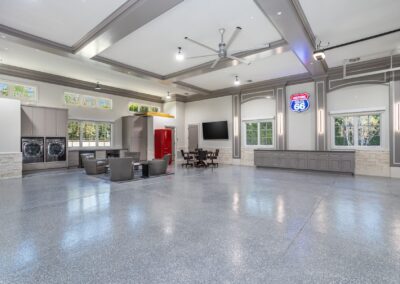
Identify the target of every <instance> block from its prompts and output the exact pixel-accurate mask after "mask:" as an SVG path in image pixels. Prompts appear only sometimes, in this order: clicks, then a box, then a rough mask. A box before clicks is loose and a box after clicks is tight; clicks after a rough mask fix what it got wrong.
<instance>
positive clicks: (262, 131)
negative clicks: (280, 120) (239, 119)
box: [245, 120, 274, 146]
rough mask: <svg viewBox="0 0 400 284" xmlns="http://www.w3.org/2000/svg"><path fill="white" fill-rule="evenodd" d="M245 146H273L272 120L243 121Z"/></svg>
mask: <svg viewBox="0 0 400 284" xmlns="http://www.w3.org/2000/svg"><path fill="white" fill-rule="evenodd" d="M245 129H246V137H245V141H246V145H247V146H273V144H274V143H273V141H274V133H273V122H272V121H270V120H269V121H249V122H246V123H245Z"/></svg>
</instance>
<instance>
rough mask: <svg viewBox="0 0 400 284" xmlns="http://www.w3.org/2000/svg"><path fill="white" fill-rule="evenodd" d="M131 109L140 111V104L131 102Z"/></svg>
mask: <svg viewBox="0 0 400 284" xmlns="http://www.w3.org/2000/svg"><path fill="white" fill-rule="evenodd" d="M129 111H131V112H139V105H138V104H135V103H130V104H129Z"/></svg>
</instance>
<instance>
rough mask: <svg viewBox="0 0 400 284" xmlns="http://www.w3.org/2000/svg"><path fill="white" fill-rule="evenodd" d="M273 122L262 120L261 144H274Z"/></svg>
mask: <svg viewBox="0 0 400 284" xmlns="http://www.w3.org/2000/svg"><path fill="white" fill-rule="evenodd" d="M271 138H272V122H260V145H272V139H271Z"/></svg>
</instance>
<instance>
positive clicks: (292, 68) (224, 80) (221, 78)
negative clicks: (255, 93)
mask: <svg viewBox="0 0 400 284" xmlns="http://www.w3.org/2000/svg"><path fill="white" fill-rule="evenodd" d="M306 72H307V70H306V69H305V68H304V66H303V65H302V64H301V62H300V61H299V59H298V58H297V57H296V55H295V54H294V53H293V52H291V51H289V52H285V53H282V54H279V55H274V56H270V57H267V58H264V59H262V60H259V61H255V62H253V63H252V64H251V65H245V64H239V65H237V66H233V67H230V68H225V69H220V70H218V71H214V72H210V73H207V74H203V75H199V76H196V77H192V78H189V79H187V80H184V82H185V83H189V84H192V85H195V86H198V87H200V88H204V89H209V90H213V91H214V90H218V89H223V88H229V87H232V86H233V81H234V79H235V76H236V75H237V76H239V78H240V81H241V82H242V84H244V83H246V81H247V80H252V81H253V82H260V81H264V80H270V79H275V78H280V77H285V76H290V75H295V74H301V73H306Z"/></svg>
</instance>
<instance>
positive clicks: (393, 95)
mask: <svg viewBox="0 0 400 284" xmlns="http://www.w3.org/2000/svg"><path fill="white" fill-rule="evenodd" d="M391 75H392V80H391V81H390V103H389V105H390V118H391V119H390V163H391V166H392V167H400V72H392V74H391Z"/></svg>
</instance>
